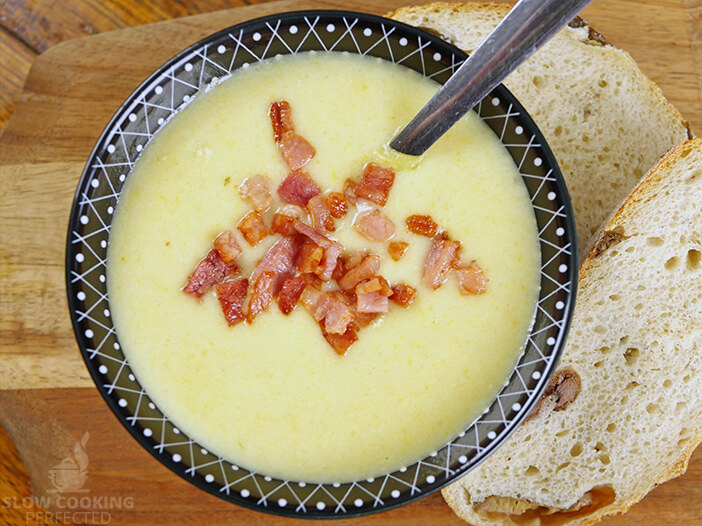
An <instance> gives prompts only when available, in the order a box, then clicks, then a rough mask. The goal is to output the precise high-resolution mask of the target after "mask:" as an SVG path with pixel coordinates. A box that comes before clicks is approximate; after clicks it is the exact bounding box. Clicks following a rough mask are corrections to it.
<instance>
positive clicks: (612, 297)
mask: <svg viewBox="0 0 702 526" xmlns="http://www.w3.org/2000/svg"><path fill="white" fill-rule="evenodd" d="M609 299H611V300H612V301H619V300H620V299H622V297H621V296H620V295H619V294H611V295H610V296H609Z"/></svg>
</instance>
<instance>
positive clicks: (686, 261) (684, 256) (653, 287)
mask: <svg viewBox="0 0 702 526" xmlns="http://www.w3.org/2000/svg"><path fill="white" fill-rule="evenodd" d="M564 369H572V370H573V371H575V372H576V373H577V374H578V375H579V377H580V384H581V389H580V391H579V393H578V394H577V396H576V397H575V399H574V400H573V401H572V402H571V403H570V404H569V405H567V406H566V407H565V408H562V409H560V410H558V409H556V408H554V405H556V404H554V403H553V402H554V401H558V397H557V395H556V396H555V397H554V396H553V395H552V396H550V397H548V398H546V399H545V402H544V403H543V404H542V405H541V408H540V410H539V412H538V414H537V415H536V416H534V417H533V418H530V419H529V420H527V421H525V422H524V424H522V425H521V426H520V427H519V428H518V429H517V431H516V432H515V433H514V435H512V437H510V439H509V440H508V441H507V442H506V443H505V444H504V445H503V446H502V447H501V448H499V449H498V450H497V451H496V452H495V454H494V455H492V456H491V457H490V458H489V459H488V460H487V461H485V462H484V463H483V464H481V465H480V466H478V467H477V468H476V469H475V470H473V471H472V472H470V473H468V475H466V476H465V477H463V478H462V479H460V480H459V481H458V482H456V483H454V484H452V485H451V486H449V487H447V488H445V489H444V491H443V495H444V498H445V499H446V501H447V502H448V503H449V505H450V506H451V508H453V510H454V511H455V512H456V513H457V514H458V515H459V516H460V517H462V518H463V519H465V520H466V521H468V522H469V523H471V524H473V525H476V526H494V525H503V526H507V525H509V526H512V525H520V526H522V525H530V526H536V525H550V524H559V525H561V524H567V525H575V524H579V525H582V524H592V523H594V522H596V521H597V520H598V519H599V518H601V517H603V516H605V515H609V514H613V513H618V512H623V511H626V510H627V509H628V508H629V507H631V505H632V504H634V503H636V502H637V501H639V500H640V499H642V498H643V497H644V495H646V493H648V492H649V491H651V489H653V488H654V487H655V486H656V485H657V484H660V483H662V482H665V481H666V480H668V479H670V478H673V477H676V476H678V475H680V474H682V473H683V472H684V471H685V469H686V467H687V463H688V460H689V458H690V455H691V454H692V451H693V450H694V448H695V447H696V446H697V444H698V443H699V442H700V441H702V139H699V138H698V139H692V140H690V141H688V142H685V143H683V144H681V145H679V146H677V147H676V148H674V149H673V150H671V151H670V152H669V153H668V154H667V155H666V156H665V157H663V158H662V159H661V160H660V162H659V163H658V164H657V165H656V166H655V167H654V168H653V169H652V170H651V171H650V172H649V174H648V175H647V176H646V177H645V178H644V179H643V180H642V182H641V183H640V184H639V185H638V186H637V187H636V189H635V190H634V191H633V192H632V193H631V195H630V196H629V197H628V198H627V199H626V201H625V202H624V204H623V205H622V206H621V207H620V208H619V210H618V211H617V212H616V213H615V214H614V216H613V217H612V218H611V219H610V220H609V222H608V223H607V224H606V226H605V228H604V229H603V230H602V231H601V232H600V233H599V235H598V236H597V237H596V243H595V244H594V246H593V248H592V250H591V251H590V253H589V255H588V256H587V258H586V259H585V261H584V262H583V264H582V266H581V268H580V278H579V289H578V300H577V304H576V308H575V312H574V316H573V323H572V326H571V330H570V335H569V337H568V342H567V344H566V348H565V351H564V354H563V357H562V358H561V361H560V364H559V370H564ZM571 374H572V373H571ZM556 407H557V406H556Z"/></svg>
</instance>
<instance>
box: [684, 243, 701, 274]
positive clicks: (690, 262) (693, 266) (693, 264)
mask: <svg viewBox="0 0 702 526" xmlns="http://www.w3.org/2000/svg"><path fill="white" fill-rule="evenodd" d="M700 260H702V253H700V251H699V250H695V249H694V248H693V249H691V250H688V251H687V258H686V261H685V266H686V267H687V270H698V269H699V268H700Z"/></svg>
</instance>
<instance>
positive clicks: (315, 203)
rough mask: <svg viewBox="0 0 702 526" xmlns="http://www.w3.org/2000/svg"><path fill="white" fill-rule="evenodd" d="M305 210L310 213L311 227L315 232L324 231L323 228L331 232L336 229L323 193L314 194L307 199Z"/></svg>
mask: <svg viewBox="0 0 702 526" xmlns="http://www.w3.org/2000/svg"><path fill="white" fill-rule="evenodd" d="M307 211H308V212H309V213H310V219H311V220H312V227H313V228H314V229H315V230H316V231H317V232H324V231H325V230H328V231H330V232H332V231H334V230H335V229H336V227H335V226H334V218H333V217H332V216H331V210H329V205H327V200H326V199H325V198H324V196H323V195H321V194H320V195H315V196H314V197H312V198H311V199H310V200H309V201H307Z"/></svg>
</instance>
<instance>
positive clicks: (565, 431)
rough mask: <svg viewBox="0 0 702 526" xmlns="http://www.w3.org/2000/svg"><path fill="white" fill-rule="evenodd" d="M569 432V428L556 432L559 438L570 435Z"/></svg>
mask: <svg viewBox="0 0 702 526" xmlns="http://www.w3.org/2000/svg"><path fill="white" fill-rule="evenodd" d="M569 433H570V430H569V429H563V430H562V431H559V432H558V433H556V436H557V437H558V438H562V437H564V436H566V435H568V434H569Z"/></svg>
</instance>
